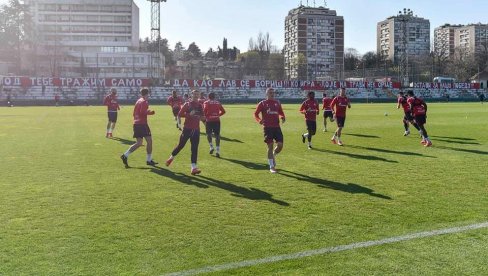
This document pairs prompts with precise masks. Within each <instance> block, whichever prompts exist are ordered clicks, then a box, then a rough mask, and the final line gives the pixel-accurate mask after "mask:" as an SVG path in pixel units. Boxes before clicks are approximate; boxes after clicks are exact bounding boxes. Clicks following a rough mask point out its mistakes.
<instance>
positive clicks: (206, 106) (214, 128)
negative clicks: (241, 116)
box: [203, 92, 225, 157]
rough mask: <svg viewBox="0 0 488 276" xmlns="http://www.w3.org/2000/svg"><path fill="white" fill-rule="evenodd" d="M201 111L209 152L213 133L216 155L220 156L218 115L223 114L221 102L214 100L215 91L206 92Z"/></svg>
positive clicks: (211, 146) (212, 150)
mask: <svg viewBox="0 0 488 276" xmlns="http://www.w3.org/2000/svg"><path fill="white" fill-rule="evenodd" d="M203 113H204V114H205V132H206V133H207V140H208V144H209V145H210V154H212V153H213V152H214V147H213V144H212V133H213V134H214V135H215V146H216V153H215V156H216V157H220V116H222V115H224V114H225V109H224V107H223V106H222V104H221V103H220V102H219V101H217V100H215V93H214V92H211V93H210V94H208V100H207V101H205V102H204V103H203Z"/></svg>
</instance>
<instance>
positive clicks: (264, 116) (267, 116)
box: [254, 100, 285, 127]
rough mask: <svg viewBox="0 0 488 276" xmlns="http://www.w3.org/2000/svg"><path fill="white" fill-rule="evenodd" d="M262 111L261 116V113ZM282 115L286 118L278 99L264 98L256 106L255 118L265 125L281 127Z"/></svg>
mask: <svg viewBox="0 0 488 276" xmlns="http://www.w3.org/2000/svg"><path fill="white" fill-rule="evenodd" d="M260 113H261V118H260V117H259V114H260ZM280 117H281V118H285V113H284V112H283V108H282V107H281V103H280V102H279V101H277V100H263V101H261V102H260V103H259V104H258V106H257V107H256V111H255V112H254V119H256V121H257V122H262V124H263V126H264V127H280Z"/></svg>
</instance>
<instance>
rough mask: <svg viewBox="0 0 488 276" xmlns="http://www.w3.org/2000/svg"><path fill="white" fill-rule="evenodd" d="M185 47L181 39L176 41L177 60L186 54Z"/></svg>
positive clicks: (175, 56)
mask: <svg viewBox="0 0 488 276" xmlns="http://www.w3.org/2000/svg"><path fill="white" fill-rule="evenodd" d="M185 51H186V49H185V47H184V46H183V43H181V41H178V42H176V44H175V49H174V51H173V53H174V58H175V60H182V59H183V57H184V56H185Z"/></svg>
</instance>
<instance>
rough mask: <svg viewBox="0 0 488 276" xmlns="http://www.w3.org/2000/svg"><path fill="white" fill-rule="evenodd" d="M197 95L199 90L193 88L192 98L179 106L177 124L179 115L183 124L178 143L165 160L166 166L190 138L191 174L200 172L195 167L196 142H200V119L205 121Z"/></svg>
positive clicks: (179, 123)
mask: <svg viewBox="0 0 488 276" xmlns="http://www.w3.org/2000/svg"><path fill="white" fill-rule="evenodd" d="M199 96H200V92H198V91H197V90H193V91H192V100H191V101H189V102H186V103H185V104H184V105H183V107H181V110H180V112H179V113H178V117H177V120H178V125H181V117H184V118H185V124H184V126H183V131H182V133H181V135H180V141H179V143H178V145H177V146H176V147H175V148H174V149H173V152H171V156H170V157H169V158H168V160H166V166H169V165H170V164H171V163H172V162H173V160H174V158H175V156H176V155H177V154H178V153H179V152H180V151H181V150H182V149H183V148H184V147H185V145H186V142H188V140H190V143H191V174H192V175H196V174H199V173H201V170H200V169H198V167H197V157H198V144H199V143H200V121H205V116H204V114H203V107H202V105H201V104H200V103H199V102H198V97H199Z"/></svg>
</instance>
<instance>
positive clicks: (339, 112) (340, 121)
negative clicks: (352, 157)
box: [330, 88, 351, 146]
mask: <svg viewBox="0 0 488 276" xmlns="http://www.w3.org/2000/svg"><path fill="white" fill-rule="evenodd" d="M330 106H331V108H332V112H333V114H334V119H335V120H336V122H337V130H336V131H335V133H334V136H332V138H331V139H330V140H331V141H332V143H333V144H338V145H339V146H343V145H344V144H343V143H342V141H341V134H342V128H344V124H345V122H346V110H347V108H351V103H350V102H349V99H348V98H347V97H346V89H345V88H341V90H340V92H339V95H338V96H336V97H335V98H334V99H333V100H332V102H331V103H330Z"/></svg>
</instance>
